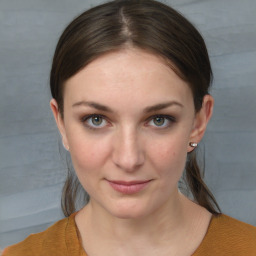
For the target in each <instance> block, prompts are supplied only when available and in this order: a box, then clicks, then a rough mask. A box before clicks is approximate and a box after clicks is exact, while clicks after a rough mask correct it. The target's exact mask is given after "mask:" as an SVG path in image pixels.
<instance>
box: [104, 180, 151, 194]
mask: <svg viewBox="0 0 256 256" xmlns="http://www.w3.org/2000/svg"><path fill="white" fill-rule="evenodd" d="M107 181H108V183H109V185H110V186H111V187H112V188H113V189H114V190H116V191H118V192H120V193H122V194H128V195H130V194H135V193H138V192H140V191H141V190H143V189H144V188H145V187H146V186H147V185H148V184H149V183H150V181H151V180H143V181H141V180H139V181H119V180H118V181H116V180H107Z"/></svg>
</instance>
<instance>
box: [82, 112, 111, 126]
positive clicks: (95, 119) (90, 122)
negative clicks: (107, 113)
mask: <svg viewBox="0 0 256 256" xmlns="http://www.w3.org/2000/svg"><path fill="white" fill-rule="evenodd" d="M82 122H83V123H84V124H85V125H86V126H87V127H88V128H91V129H99V128H103V127H105V126H106V125H107V121H106V119H105V118H104V117H103V116H101V115H89V116H85V117H83V118H82Z"/></svg>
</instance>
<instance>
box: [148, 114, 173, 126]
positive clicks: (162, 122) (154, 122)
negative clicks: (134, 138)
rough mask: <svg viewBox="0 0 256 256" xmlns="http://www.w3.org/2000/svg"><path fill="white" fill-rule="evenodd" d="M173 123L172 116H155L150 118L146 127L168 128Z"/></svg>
mask: <svg viewBox="0 0 256 256" xmlns="http://www.w3.org/2000/svg"><path fill="white" fill-rule="evenodd" d="M173 122H175V118H174V117H172V116H166V115H157V116H153V117H151V119H150V121H149V122H148V123H147V125H150V126H154V127H159V128H168V127H169V126H170V125H171V123H173Z"/></svg>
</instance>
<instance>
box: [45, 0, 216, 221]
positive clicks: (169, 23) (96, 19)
mask: <svg viewBox="0 0 256 256" xmlns="http://www.w3.org/2000/svg"><path fill="white" fill-rule="evenodd" d="M125 47H137V48H140V49H144V50H147V51H150V52H152V53H154V54H157V55H159V56H161V57H163V58H164V59H165V60H166V61H167V63H168V64H169V66H170V67H171V68H172V69H173V70H174V71H175V72H176V74H177V75H178V76H179V77H180V78H182V79H183V80H184V81H186V82H187V83H188V84H189V86H190V87H191V90H192V92H193V97H194V105H195V110H196V111H199V110H200V109H201V107H202V100H203V97H204V96H205V95H206V94H208V93H209V87H210V85H211V81H212V70H211V65H210V61H209V56H208V52H207V49H206V46H205V43H204V40H203V38H202V36H201V35H200V33H199V32H198V31H197V29H196V28H195V27H194V26H193V25H192V24H191V23H190V22H189V21H188V20H187V19H185V18H184V17H183V16H182V15H181V14H179V13H178V12H177V11H176V10H174V9H172V8H171V7H169V6H167V5H165V4H162V3H160V2H157V1H154V0H116V1H111V2H108V3H105V4H102V5H99V6H96V7H94V8H91V9H89V10H88V11H86V12H84V13H82V14H81V15H80V16H78V17H77V18H76V19H75V20H73V21H72V22H71V23H70V24H69V25H68V26H67V28H66V29H65V30H64V32H63V34H62V35H61V37H60V39H59V42H58V44H57V47H56V51H55V54H54V58H53V63H52V69H51V75H50V86H51V93H52V97H53V98H55V99H56V101H57V103H58V106H59V111H60V113H61V115H62V117H63V118H64V114H63V113H64V112H63V111H64V109H63V90H64V82H65V81H66V80H67V79H69V78H70V77H72V76H73V75H75V74H76V73H77V72H79V71H80V70H81V69H82V68H84V67H85V66H86V65H87V64H88V63H90V62H91V61H93V60H94V59H96V58H97V57H99V56H100V55H102V54H104V53H106V52H110V51H114V50H118V49H121V48H125ZM185 178H186V181H187V184H188V186H189V188H190V190H191V192H192V194H193V196H194V199H195V200H196V201H197V202H198V203H199V204H200V205H202V206H203V207H205V208H206V209H208V210H209V211H210V212H211V213H213V214H217V213H218V210H219V211H220V209H219V206H218V204H217V202H216V200H215V199H214V197H213V195H212V194H211V192H210V191H209V189H208V188H207V186H206V185H205V183H204V182H203V180H202V177H201V173H200V169H199V167H198V164H197V160H196V156H195V151H193V152H192V153H190V154H188V161H187V163H186V172H185ZM78 186H80V185H79V182H78V180H77V177H76V176H75V175H74V173H73V172H72V171H70V170H69V173H68V177H67V180H66V183H65V186H64V189H63V197H62V209H63V212H64V214H65V215H66V216H69V215H70V214H71V213H72V212H74V211H75V210H76V209H75V208H76V207H75V203H76V198H77V191H78Z"/></svg>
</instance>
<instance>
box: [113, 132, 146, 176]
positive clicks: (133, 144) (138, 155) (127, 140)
mask: <svg viewBox="0 0 256 256" xmlns="http://www.w3.org/2000/svg"><path fill="white" fill-rule="evenodd" d="M138 137H139V136H138V134H137V132H136V131H135V129H134V131H132V130H131V129H126V130H123V131H120V132H119V133H118V134H116V138H115V143H114V150H113V162H114V163H115V165H116V166H117V167H118V168H119V169H122V170H124V171H126V172H133V171H136V170H138V168H139V167H141V166H142V165H143V163H144V161H145V156H144V150H143V145H142V143H140V140H139V138H138Z"/></svg>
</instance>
